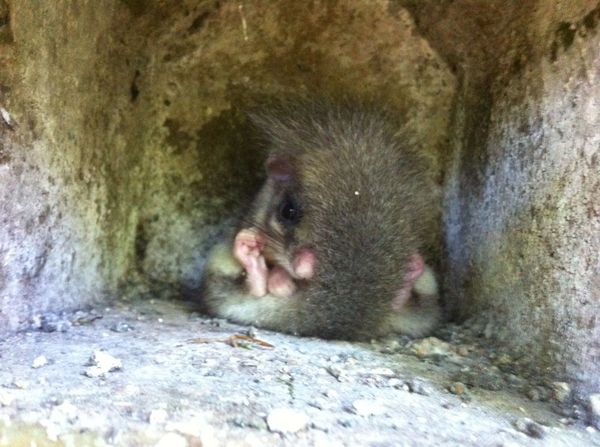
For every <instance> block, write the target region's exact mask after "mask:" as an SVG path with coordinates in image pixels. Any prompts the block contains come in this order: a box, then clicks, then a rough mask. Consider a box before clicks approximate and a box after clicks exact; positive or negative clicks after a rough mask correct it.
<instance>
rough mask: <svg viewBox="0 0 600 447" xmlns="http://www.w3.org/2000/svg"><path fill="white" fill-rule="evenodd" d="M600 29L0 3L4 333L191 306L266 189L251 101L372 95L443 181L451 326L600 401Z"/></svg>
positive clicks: (534, 19) (223, 8) (339, 10)
mask: <svg viewBox="0 0 600 447" xmlns="http://www.w3.org/2000/svg"><path fill="white" fill-rule="evenodd" d="M599 23H600V7H599V5H598V2H597V1H596V0H577V1H550V0H538V1H534V0H530V1H524V2H505V1H500V0H490V1H485V2H482V1H479V0H456V1H446V0H442V1H438V0H419V1H412V0H403V1H391V0H390V1H386V0H377V1H370V2H366V1H360V0H353V1H343V2H342V1H339V2H318V1H317V2H298V1H293V0H289V1H287V0H286V1H280V2H261V1H245V2H233V1H225V2H208V1H192V0H189V1H184V2H179V1H177V2H176V1H174V0H168V1H160V2H159V1H152V2H141V1H137V0H128V1H116V0H115V1H107V2H103V3H102V6H101V7H99V6H98V2H93V1H91V0H87V1H86V0H82V1H78V2H67V1H63V0H58V1H55V2H52V4H50V3H49V2H38V1H33V0H23V1H14V0H13V1H8V0H0V108H1V110H0V112H2V117H1V118H0V332H2V333H4V334H7V333H9V331H11V330H14V329H22V328H26V327H28V326H30V325H31V324H32V323H33V322H35V320H36V316H39V315H40V314H41V313H42V312H44V311H45V310H48V309H53V310H55V311H60V310H61V309H66V308H76V307H79V306H81V305H82V304H84V303H89V302H93V301H101V300H104V299H106V298H107V297H114V296H116V295H117V293H118V292H119V291H121V292H122V293H123V294H124V295H126V296H138V295H146V294H148V295H156V296H173V295H181V294H184V295H188V294H190V293H193V291H194V290H195V289H196V288H197V286H198V281H199V278H200V272H201V269H202V265H203V262H204V261H203V257H204V254H205V252H206V249H207V247H208V245H210V244H211V243H212V242H213V241H214V238H215V237H216V236H217V235H218V234H219V232H220V231H221V228H222V227H221V224H222V223H223V222H224V221H225V220H226V219H227V217H229V216H232V215H235V214H236V213H237V212H238V211H239V208H240V205H242V204H243V203H244V202H245V200H246V199H247V198H248V197H249V196H251V194H252V192H253V190H254V188H255V186H256V185H257V183H258V182H259V180H260V179H259V177H260V169H261V168H260V166H261V156H260V154H259V151H258V150H257V147H256V142H255V135H254V133H253V131H252V130H251V129H250V127H249V126H248V123H247V121H246V119H245V117H244V115H243V113H242V110H243V109H244V107H247V106H249V105H252V104H253V103H254V102H255V101H256V100H258V99H261V98H263V97H265V96H270V95H282V94H287V92H321V91H335V92H340V91H342V92H349V93H353V92H363V93H367V94H376V95H377V94H378V95H381V96H382V97H384V98H386V99H387V100H388V101H390V102H391V103H392V104H393V105H394V106H396V107H397V108H398V110H399V116H405V117H406V120H407V127H408V129H410V132H409V133H408V135H409V137H408V138H411V139H412V140H414V142H415V143H416V144H418V145H419V146H420V147H422V149H423V151H424V152H425V153H426V154H427V155H428V156H429V158H430V159H431V161H432V164H433V166H434V167H435V174H436V176H437V178H438V179H439V180H440V182H441V183H442V184H443V187H444V193H445V194H444V209H445V216H444V226H445V227H444V228H445V230H444V235H443V238H444V240H445V247H446V252H445V256H444V257H443V259H442V262H443V264H444V273H445V280H444V289H445V292H446V298H447V303H448V306H449V308H450V310H451V312H452V314H453V315H454V316H457V317H459V318H461V319H465V318H471V317H472V318H474V321H475V323H476V324H479V325H481V326H482V327H486V328H487V333H489V335H490V339H494V338H495V339H496V340H497V343H498V344H499V345H505V346H508V347H511V348H512V349H513V350H514V351H521V354H523V358H525V359H529V364H528V366H529V370H530V371H534V372H536V373H538V374H541V375H542V376H547V377H558V378H566V379H568V380H569V381H574V382H577V383H578V384H579V390H580V391H581V392H582V393H584V394H585V393H586V392H590V391H596V392H597V391H599V390H600V382H599V380H600V378H599V377H600V376H599V375H598V374H597V373H596V371H597V370H598V368H599V367H600V344H599V343H600V333H599V332H600V329H599V328H600V322H599V321H598V317H597V316H598V315H599V311H600V298H599V294H600V279H599V278H600V258H599V257H598V253H600V240H599V238H600V228H599V227H598V225H599V223H598V222H599V221H600V218H599V217H600V210H599V205H598V203H599V202H598V197H599V194H600V184H599V183H598V177H599V176H598V172H599V170H600V167H599V161H598V157H599V155H598V148H599V144H600V143H599V140H598V135H599V134H598V130H597V129H598V128H599V127H600V122H599V119H598V116H600V114H599V108H600V106H599V105H598V101H599V95H600V93H599V90H598V84H599V81H600V80H599V79H598V72H599V68H600V59H599V58H600V56H599V54H598V47H599V45H600V42H599V40H600V38H599V32H598V27H599V26H600V24H599ZM7 117H8V119H7ZM448 129H450V131H449V130H448ZM524 365H525V363H524Z"/></svg>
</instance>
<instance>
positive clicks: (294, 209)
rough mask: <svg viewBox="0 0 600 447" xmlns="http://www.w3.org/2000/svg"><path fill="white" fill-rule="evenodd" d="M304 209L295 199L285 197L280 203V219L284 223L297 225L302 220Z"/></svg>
mask: <svg viewBox="0 0 600 447" xmlns="http://www.w3.org/2000/svg"><path fill="white" fill-rule="evenodd" d="M301 217H302V211H301V210H300V207H299V206H298V204H297V203H296V201H295V200H294V199H292V198H291V197H289V196H286V197H284V199H283V200H282V202H281V204H280V205H279V220H280V221H281V223H283V224H284V225H296V224H297V223H298V222H300V218H301Z"/></svg>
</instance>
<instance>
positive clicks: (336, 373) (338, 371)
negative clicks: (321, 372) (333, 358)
mask: <svg viewBox="0 0 600 447" xmlns="http://www.w3.org/2000/svg"><path fill="white" fill-rule="evenodd" d="M327 372H328V373H329V374H331V375H332V376H333V377H335V378H336V379H337V380H338V381H341V380H342V376H343V375H344V370H343V368H341V367H340V366H338V365H330V366H328V367H327Z"/></svg>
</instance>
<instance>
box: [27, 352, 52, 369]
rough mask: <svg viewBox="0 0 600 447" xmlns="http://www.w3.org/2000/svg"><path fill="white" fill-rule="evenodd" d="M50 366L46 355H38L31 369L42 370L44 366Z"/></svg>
mask: <svg viewBox="0 0 600 447" xmlns="http://www.w3.org/2000/svg"><path fill="white" fill-rule="evenodd" d="M47 364H48V359H47V358H46V356H45V355H38V356H37V357H36V358H34V359H33V362H32V363H31V367H32V368H33V369H37V368H41V367H42V366H46V365H47Z"/></svg>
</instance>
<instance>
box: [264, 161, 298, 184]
mask: <svg viewBox="0 0 600 447" xmlns="http://www.w3.org/2000/svg"><path fill="white" fill-rule="evenodd" d="M265 165H266V168H267V175H268V176H269V177H271V178H272V179H274V180H276V181H278V182H287V181H289V180H291V179H292V177H293V175H294V169H293V167H292V163H291V162H290V160H289V159H287V158H285V157H282V156H281V155H270V156H269V158H267V162H266V163H265Z"/></svg>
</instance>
